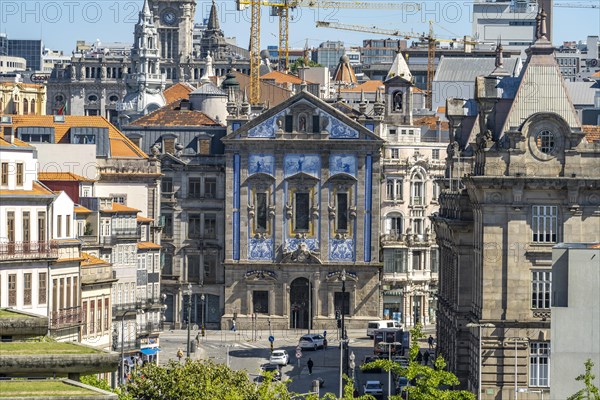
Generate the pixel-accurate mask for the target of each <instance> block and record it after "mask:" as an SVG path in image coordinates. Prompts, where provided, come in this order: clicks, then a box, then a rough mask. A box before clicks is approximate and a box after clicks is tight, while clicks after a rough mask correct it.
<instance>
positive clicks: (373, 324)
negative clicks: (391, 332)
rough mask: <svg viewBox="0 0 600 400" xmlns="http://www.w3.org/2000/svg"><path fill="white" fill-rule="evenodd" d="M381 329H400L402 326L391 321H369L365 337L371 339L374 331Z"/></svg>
mask: <svg viewBox="0 0 600 400" xmlns="http://www.w3.org/2000/svg"><path fill="white" fill-rule="evenodd" d="M382 328H402V324H400V323H398V321H394V320H391V319H388V320H382V321H369V322H368V324H367V336H368V337H370V338H373V335H374V334H375V330H376V329H382Z"/></svg>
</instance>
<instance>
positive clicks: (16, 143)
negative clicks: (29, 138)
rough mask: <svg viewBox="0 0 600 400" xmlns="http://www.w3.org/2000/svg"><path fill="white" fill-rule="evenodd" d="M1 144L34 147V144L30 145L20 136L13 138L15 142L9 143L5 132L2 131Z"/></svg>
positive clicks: (0, 135) (0, 133)
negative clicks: (5, 138) (5, 137)
mask: <svg viewBox="0 0 600 400" xmlns="http://www.w3.org/2000/svg"><path fill="white" fill-rule="evenodd" d="M0 146H9V147H31V148H33V146H31V145H29V144H28V143H26V142H24V141H22V140H21V139H19V138H13V142H12V143H9V142H7V141H6V140H4V134H3V133H2V132H0Z"/></svg>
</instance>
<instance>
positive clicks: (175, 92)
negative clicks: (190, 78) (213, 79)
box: [163, 82, 196, 104]
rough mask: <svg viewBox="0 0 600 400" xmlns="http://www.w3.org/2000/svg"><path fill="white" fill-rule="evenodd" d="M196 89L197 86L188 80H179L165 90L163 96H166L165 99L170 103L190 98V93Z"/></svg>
mask: <svg viewBox="0 0 600 400" xmlns="http://www.w3.org/2000/svg"><path fill="white" fill-rule="evenodd" d="M194 89H196V88H195V87H193V86H192V85H191V84H189V83H187V82H185V83H182V82H178V83H176V84H174V85H171V86H169V87H168V88H167V89H166V90H165V91H164V92H163V96H165V100H166V101H167V104H169V103H172V102H174V101H175V100H180V99H189V98H190V93H192V92H193V91H194Z"/></svg>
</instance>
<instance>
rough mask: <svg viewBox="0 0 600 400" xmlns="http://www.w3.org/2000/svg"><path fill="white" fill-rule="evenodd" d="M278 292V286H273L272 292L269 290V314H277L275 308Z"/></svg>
mask: <svg viewBox="0 0 600 400" xmlns="http://www.w3.org/2000/svg"><path fill="white" fill-rule="evenodd" d="M276 290H277V286H276V284H273V288H272V290H269V309H268V310H267V311H268V314H269V315H273V314H277V309H276V307H275V291H276Z"/></svg>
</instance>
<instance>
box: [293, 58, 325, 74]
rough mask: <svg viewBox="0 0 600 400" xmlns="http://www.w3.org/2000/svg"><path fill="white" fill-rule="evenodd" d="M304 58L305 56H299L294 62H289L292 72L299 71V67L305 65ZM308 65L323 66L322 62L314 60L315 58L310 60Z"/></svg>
mask: <svg viewBox="0 0 600 400" xmlns="http://www.w3.org/2000/svg"><path fill="white" fill-rule="evenodd" d="M304 66H305V65H304V59H303V58H298V59H297V60H296V61H294V62H293V63H291V64H289V69H290V72H291V73H293V74H295V73H296V72H298V68H300V67H304ZM307 67H322V65H321V64H319V63H317V62H314V61H313V60H308V65H307Z"/></svg>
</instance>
